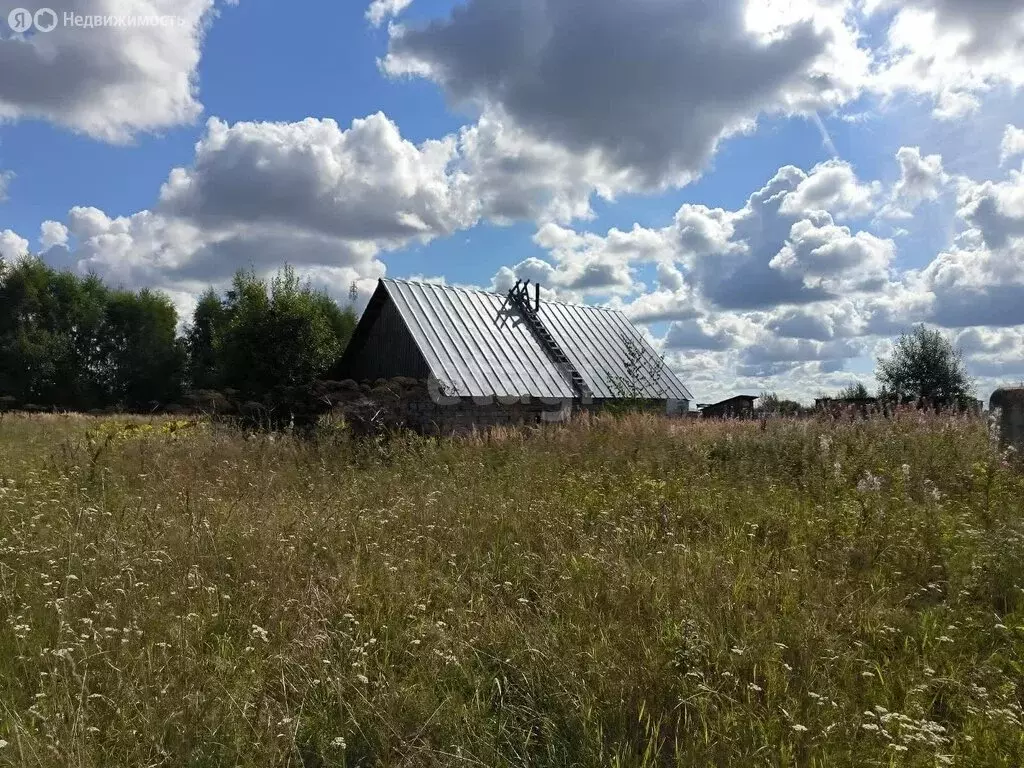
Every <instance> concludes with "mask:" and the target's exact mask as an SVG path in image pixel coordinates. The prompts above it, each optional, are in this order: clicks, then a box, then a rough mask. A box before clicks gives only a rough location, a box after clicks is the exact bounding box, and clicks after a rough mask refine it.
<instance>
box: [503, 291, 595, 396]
mask: <svg viewBox="0 0 1024 768" xmlns="http://www.w3.org/2000/svg"><path fill="white" fill-rule="evenodd" d="M529 285H530V281H529V280H527V281H526V282H525V283H524V282H523V281H522V280H516V284H515V285H514V286H513V287H512V288H510V289H509V292H508V299H507V300H508V301H510V302H511V303H512V304H513V305H514V306H515V308H516V309H518V310H519V312H520V314H521V315H522V316H523V319H524V320H525V321H526V325H527V327H528V328H529V329H530V332H531V333H532V334H533V336H534V338H536V339H537V341H539V342H540V344H541V346H542V347H544V351H545V352H547V354H548V356H549V357H550V358H551V360H552V361H553V362H554V363H555V365H556V366H558V369H559V370H560V371H562V372H563V373H564V374H565V375H566V376H568V377H569V381H570V382H571V383H572V388H573V389H574V390H575V391H576V394H577V396H578V397H580V398H581V399H583V400H590V399H592V398H593V397H594V393H593V392H592V391H591V390H590V387H588V386H587V382H586V381H584V379H583V376H582V374H580V372H579V371H578V370H576V367H575V366H574V365H573V364H572V361H571V360H569V357H568V355H566V354H565V351H564V350H563V349H562V347H561V345H559V343H558V341H556V340H555V337H554V336H552V335H551V332H550V331H548V329H547V327H546V326H545V325H544V321H543V320H541V319H540V314H538V312H537V310H538V309H539V308H540V284H539V283H538V284H536V285H535V288H536V305H534V304H531V303H530V291H529Z"/></svg>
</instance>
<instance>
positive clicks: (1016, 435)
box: [989, 387, 1024, 455]
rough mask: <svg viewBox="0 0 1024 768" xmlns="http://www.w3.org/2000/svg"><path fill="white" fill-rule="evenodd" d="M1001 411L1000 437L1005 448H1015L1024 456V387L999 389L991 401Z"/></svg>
mask: <svg viewBox="0 0 1024 768" xmlns="http://www.w3.org/2000/svg"><path fill="white" fill-rule="evenodd" d="M989 407H990V408H991V409H992V410H996V409H997V408H998V409H999V411H1000V419H999V435H1000V439H1001V441H1002V444H1003V446H1011V445H1012V446H1014V447H1015V448H1016V449H1017V450H1018V451H1020V452H1021V454H1022V455H1024V387H1018V388H1015V389H997V390H996V391H995V392H994V393H993V395H992V399H991V400H990V401H989Z"/></svg>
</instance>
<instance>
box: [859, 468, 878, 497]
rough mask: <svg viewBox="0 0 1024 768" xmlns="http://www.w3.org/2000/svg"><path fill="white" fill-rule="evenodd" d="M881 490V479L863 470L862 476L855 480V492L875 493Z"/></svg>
mask: <svg viewBox="0 0 1024 768" xmlns="http://www.w3.org/2000/svg"><path fill="white" fill-rule="evenodd" d="M880 490H882V479H881V478H880V477H878V476H876V475H873V474H871V472H870V471H868V470H864V477H862V478H861V479H860V480H858V481H857V493H877V492H878V491H880Z"/></svg>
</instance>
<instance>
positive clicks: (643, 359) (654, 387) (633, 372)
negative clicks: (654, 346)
mask: <svg viewBox="0 0 1024 768" xmlns="http://www.w3.org/2000/svg"><path fill="white" fill-rule="evenodd" d="M620 339H621V341H622V375H618V374H615V373H609V374H608V383H609V386H610V388H611V391H612V395H613V396H614V400H615V402H613V403H612V404H610V405H608V406H606V408H607V410H609V411H611V412H629V411H634V410H642V409H643V408H644V407H645V406H646V404H647V403H649V402H650V401H651V400H658V399H660V398H663V397H665V383H664V373H665V357H664V356H663V355H661V356H659V355H656V354H654V353H653V352H651V351H649V350H648V349H647V346H646V345H645V344H644V343H643V340H642V339H639V338H635V337H633V336H630V335H629V334H627V333H623V334H621V335H620Z"/></svg>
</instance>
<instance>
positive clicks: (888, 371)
mask: <svg viewBox="0 0 1024 768" xmlns="http://www.w3.org/2000/svg"><path fill="white" fill-rule="evenodd" d="M877 375H878V381H879V383H880V384H881V386H882V391H883V392H884V393H885V396H886V397H892V398H895V399H896V400H897V401H899V402H906V401H908V400H917V401H918V402H923V403H927V404H929V405H933V406H936V407H939V406H950V405H958V404H961V403H963V402H964V401H965V400H967V399H968V398H970V397H971V396H972V392H973V385H972V383H971V379H970V377H969V376H968V374H967V369H966V367H965V365H964V362H963V355H962V354H961V352H960V350H959V349H957V348H956V347H955V346H954V345H953V343H952V342H951V341H950V340H949V339H947V338H946V337H945V336H944V335H943V334H942V332H941V331H939V330H938V329H931V328H928V327H927V326H925V325H918V326H915V327H914V329H913V330H912V331H910V332H909V333H904V334H902V335H901V336H900V338H899V339H898V340H897V341H896V345H895V347H894V348H893V351H892V354H891V355H890V356H889V357H888V358H885V359H881V360H879V361H878V374H877Z"/></svg>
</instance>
